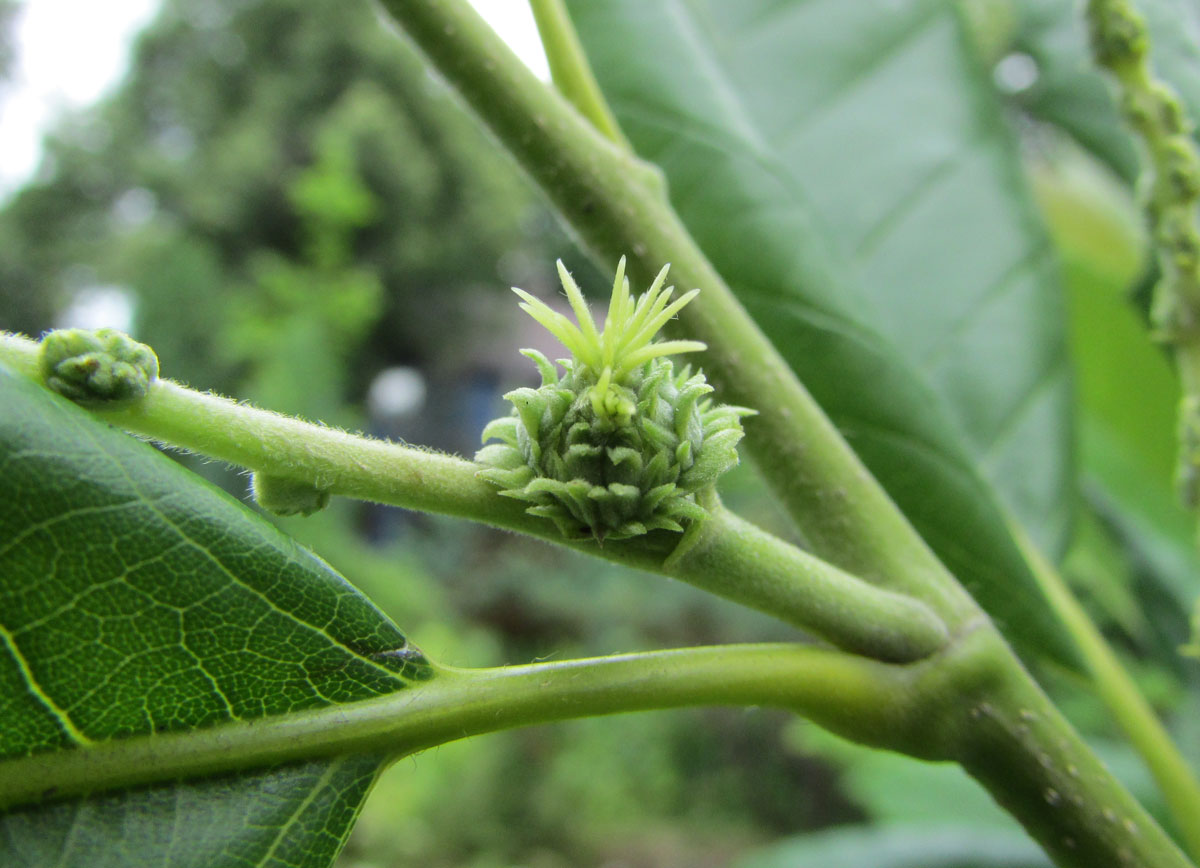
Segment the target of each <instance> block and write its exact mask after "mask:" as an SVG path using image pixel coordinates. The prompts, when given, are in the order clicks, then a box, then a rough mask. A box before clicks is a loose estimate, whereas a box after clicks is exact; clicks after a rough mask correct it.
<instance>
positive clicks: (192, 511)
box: [0, 367, 433, 865]
mask: <svg viewBox="0 0 1200 868" xmlns="http://www.w3.org/2000/svg"><path fill="white" fill-rule="evenodd" d="M0 406H3V407H4V408H5V412H4V413H3V414H0V495H2V496H0V539H2V540H5V542H4V543H2V544H0V686H2V687H3V690H2V692H0V768H2V766H3V760H4V759H5V758H10V759H12V758H18V757H30V758H32V759H33V760H35V761H36V758H37V755H38V754H39V753H44V752H54V751H62V750H70V751H87V750H89V747H90V745H93V744H96V743H101V742H104V741H108V740H111V739H117V738H123V737H130V736H145V735H149V734H155V733H166V732H177V733H178V732H185V731H190V730H198V729H202V728H205V727H210V726H214V725H217V724H220V723H225V722H230V721H234V720H253V719H260V718H263V717H266V716H271V715H282V714H287V713H289V712H292V711H298V710H302V709H312V708H319V707H328V706H332V705H337V704H340V703H345V702H353V701H356V700H361V699H368V698H371V697H375V696H381V695H384V694H389V693H394V692H396V691H399V690H406V689H411V688H412V687H413V686H414V685H416V684H418V683H420V682H423V681H425V680H427V679H429V678H430V677H432V676H433V668H432V666H431V664H430V663H429V662H428V661H427V660H426V659H425V658H424V656H423V655H422V654H421V652H420V651H419V650H418V649H416V648H415V647H413V646H412V645H411V644H409V643H408V642H407V640H406V638H405V636H404V635H403V634H402V633H401V632H400V631H399V630H398V629H397V628H396V627H395V625H393V624H392V623H391V622H390V621H388V620H387V619H386V618H385V617H384V616H383V615H382V614H381V613H380V612H379V611H378V610H376V609H375V608H374V607H373V606H372V605H371V604H370V603H369V602H368V601H367V600H366V599H365V598H364V597H362V596H361V595H360V594H359V593H358V592H357V591H356V590H354V589H353V588H352V587H351V586H350V585H349V584H348V583H346V581H345V580H344V579H342V578H341V577H340V576H338V575H337V574H336V573H335V572H333V570H332V569H330V568H329V567H328V566H327V565H326V564H324V563H323V562H322V561H320V560H319V559H318V558H316V557H315V556H313V555H312V554H311V553H308V552H306V551H304V550H303V549H301V548H300V547H299V546H297V545H296V544H295V543H294V542H292V541H291V540H290V539H289V538H287V537H285V536H284V535H283V534H281V533H280V532H279V531H277V530H275V529H274V528H273V527H272V526H271V525H269V524H268V523H266V522H265V521H263V520H262V519H260V518H258V517H257V516H254V515H252V514H251V513H249V511H248V510H246V509H245V508H244V507H242V506H241V505H240V504H238V503H236V502H235V501H233V500H232V499H231V498H229V497H228V496H227V495H224V494H223V493H221V492H219V491H217V490H216V489H215V488H212V487H211V486H209V485H208V484H207V483H204V482H201V481H200V480H198V479H197V478H195V477H194V476H192V475H191V474H189V473H187V472H186V471H184V470H183V469H182V468H180V467H179V466H178V465H176V464H175V463H174V462H172V461H171V460H170V459H168V458H166V456H164V455H161V454H159V453H157V452H156V451H155V450H153V449H152V448H150V447H149V446H147V445H146V444H143V443H139V442H137V441H136V440H134V439H133V438H130V437H128V436H126V435H124V434H122V433H120V432H117V431H116V430H114V429H111V428H109V427H108V426H105V425H104V424H102V423H100V422H98V421H96V420H95V419H93V418H91V417H90V416H89V415H88V414H86V413H85V412H83V411H82V410H80V409H78V408H77V407H75V406H74V405H71V404H70V403H69V402H67V401H65V400H64V399H61V398H59V397H57V396H54V395H51V394H50V393H49V392H47V391H46V390H44V389H42V388H40V387H39V386H37V385H36V384H34V383H32V382H30V381H28V380H26V379H25V378H23V377H20V376H17V375H14V374H11V373H9V372H8V371H6V370H4V369H3V368H2V367H0ZM163 761H164V762H169V757H166V756H164V757H163ZM384 762H385V758H384V757H380V756H375V755H370V756H349V757H334V758H329V759H321V760H314V761H312V762H306V763H299V764H294V765H289V766H283V767H279V768H276V769H270V770H266V771H262V770H251V771H249V772H247V773H244V774H241V775H226V776H222V777H216V778H204V779H200V780H193V781H188V782H180V783H169V784H161V785H155V786H151V787H145V788H139V789H132V790H127V791H123V792H117V793H104V794H97V795H92V796H87V797H85V798H82V799H80V798H75V799H73V800H70V801H58V802H49V803H45V804H36V805H29V806H25V807H23V808H15V809H12V810H9V811H7V812H4V813H2V814H0V830H2V831H0V853H2V854H3V855H4V857H5V858H4V859H3V860H0V861H4V863H5V864H23V862H22V860H24V862H26V863H28V864H46V863H45V859H44V857H46V852H45V851H44V850H43V849H39V848H40V847H41V846H42V845H41V844H37V842H39V841H40V842H43V843H44V844H46V846H50V847H54V846H56V845H55V844H54V842H55V841H59V842H61V847H62V848H65V849H61V850H60V851H55V853H54V855H55V858H61V859H62V860H63V863H64V864H80V865H84V864H86V865H97V864H106V863H105V861H104V860H108V863H107V864H124V865H129V864H133V865H137V864H147V865H149V864H179V863H181V864H195V865H220V864H231V865H232V864H238V865H245V864H261V865H270V864H305V865H328V864H330V862H332V860H333V858H334V856H336V854H337V851H338V850H340V848H341V844H342V843H343V842H344V839H345V836H346V835H347V834H348V832H349V829H350V826H351V825H352V823H353V820H354V818H355V817H356V816H357V812H358V810H359V808H360V807H361V803H362V800H363V799H364V798H365V796H366V793H367V791H368V790H369V788H370V784H371V782H372V781H373V780H374V778H375V775H376V774H377V773H378V771H379V770H380V769H381V768H382V766H383V764H384ZM53 796H54V794H53V793H47V794H45V797H47V798H52V797H53ZM184 807H187V811H186V812H184V813H187V814H189V815H192V814H196V813H197V812H203V811H207V812H208V813H209V814H211V815H212V817H213V818H214V819H213V821H212V822H211V823H210V824H209V826H204V824H202V823H200V824H193V823H190V822H189V823H180V822H179V820H180V817H181V816H182V814H181V811H183V809H184ZM252 817H258V818H259V819H260V820H261V822H260V821H259V820H255V821H254V822H250V819H249V818H252ZM205 829H208V831H207V832H205ZM189 836H190V837H189ZM197 836H199V837H197ZM81 841H86V842H87V844H86V846H83V845H81V844H80V843H79V842H81ZM47 842H48V843H47ZM72 842H74V843H72ZM52 861H53V860H52Z"/></svg>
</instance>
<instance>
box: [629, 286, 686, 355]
mask: <svg viewBox="0 0 1200 868" xmlns="http://www.w3.org/2000/svg"><path fill="white" fill-rule="evenodd" d="M674 290H675V287H673V286H668V287H667V288H666V289H665V290H663V291H661V292H660V293H659V294H658V296H657V297H656V298H655V299H654V304H653V305H652V306H651V307H650V309H649V310H648V311H646V315H645V317H644V318H643V320H642V322H641V323H640V324H639V325H638V328H637V330H636V331H634V332H633V333H631V334H630V335H629V337H628V338H627V339H626V341H625V346H626V347H638V346H641V345H642V344H645V343H649V342H650V341H651V340H653V339H654V336H655V335H656V334H658V331H659V329H661V328H662V326H663V323H665V322H666V320H661V321H659V317H660V315H661V314H662V311H663V308H665V307H666V306H667V302H669V301H670V300H671V293H672V292H674Z"/></svg>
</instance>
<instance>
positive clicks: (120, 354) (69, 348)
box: [40, 329, 158, 406]
mask: <svg viewBox="0 0 1200 868" xmlns="http://www.w3.org/2000/svg"><path fill="white" fill-rule="evenodd" d="M40 365H41V370H42V376H43V377H45V379H46V385H48V386H49V387H50V388H51V389H53V390H54V391H55V392H58V393H59V394H60V395H63V396H64V397H67V398H70V399H71V400H72V401H75V402H77V403H80V404H86V405H89V406H99V405H103V404H115V403H127V402H130V401H136V400H137V399H139V398H143V397H145V396H146V393H147V392H149V391H150V384H151V383H153V382H154V381H155V379H157V378H158V357H157V356H156V355H155V354H154V350H152V349H150V347H148V346H146V345H145V344H140V343H138V342H137V341H135V340H134V339H133V338H131V337H130V336H129V335H127V334H124V333H123V332H119V331H117V330H116V329H96V330H94V331H93V330H91V329H56V330H54V331H52V332H47V333H46V334H45V335H44V336H43V337H42V341H41V358H40Z"/></svg>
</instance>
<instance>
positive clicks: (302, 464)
mask: <svg viewBox="0 0 1200 868" xmlns="http://www.w3.org/2000/svg"><path fill="white" fill-rule="evenodd" d="M37 355H38V344H37V343H36V342H34V341H31V340H29V339H28V338H22V337H19V336H17V335H5V334H0V362H3V363H7V364H9V365H10V366H11V367H13V368H15V369H17V370H18V371H20V372H21V373H23V374H25V375H26V376H28V377H30V378H32V379H34V380H37V381H38V382H41V373H40V371H39V368H38V364H37ZM91 409H92V412H93V413H95V415H97V416H98V417H100V418H102V419H105V420H106V421H108V422H111V423H112V424H114V425H117V426H118V427H122V428H125V429H126V430H129V431H133V432H135V433H138V434H142V435H144V436H147V437H150V438H152V439H154V440H158V441H160V442H163V443H166V444H168V445H171V446H177V447H183V448H185V449H189V450H192V451H195V452H199V453H201V454H203V455H208V456H210V457H213V458H219V459H221V460H222V461H227V462H229V463H231V464H235V465H238V466H240V467H246V468H249V469H251V470H255V471H258V472H261V473H266V474H270V475H272V476H276V477H280V478H283V479H288V480H295V481H296V482H299V483H304V484H307V485H311V486H312V487H313V488H315V489H320V490H321V491H327V492H329V493H330V494H334V495H341V496H345V497H353V498H356V499H359V500H371V501H375V502H377V503H387V504H391V505H393V506H401V507H404V508H406V509H415V510H420V511H423V512H434V513H440V514H443V515H451V516H456V517H459V518H467V519H471V520H473V521H477V522H481V523H484V524H490V525H492V526H494V527H501V528H505V529H507V530H513V531H518V532H520V533H524V534H528V535H531V536H536V537H539V538H541V539H544V540H547V541H548V542H553V543H557V544H560V545H569V546H571V547H572V548H575V549H576V550H578V551H582V552H585V553H587V554H591V555H595V556H598V557H603V558H606V559H608V560H612V561H616V562H619V563H623V564H626V565H629V566H633V567H637V568H640V569H644V570H648V571H650V572H656V573H662V574H665V575H669V576H672V577H673V578H677V579H680V580H682V581H686V582H689V583H691V584H694V585H696V586H698V587H701V588H704V589H705V590H708V591H710V592H712V593H715V594H719V595H720V596H723V597H725V598H727V599H730V600H733V601H735V602H738V603H741V604H743V605H746V606H750V607H752V608H755V609H758V610H760V611H763V612H766V613H767V614H770V615H774V616H775V617H777V618H780V619H781V620H783V621H786V622H788V623H790V624H792V625H794V626H796V627H799V628H800V629H802V630H807V631H809V632H811V633H814V634H815V635H817V636H820V637H821V638H824V639H827V640H828V641H830V642H831V643H833V644H834V645H836V646H838V647H839V648H843V649H845V650H847V651H853V652H855V653H858V654H863V655H866V656H868V657H873V658H876V659H879V660H886V661H893V662H905V661H910V660H916V659H920V658H922V657H925V656H927V655H929V654H932V653H933V652H935V651H936V650H938V649H939V648H941V647H942V646H943V645H944V644H945V643H946V641H947V637H948V631H947V629H946V626H945V625H944V624H943V622H942V621H941V620H940V619H939V618H938V617H937V616H936V615H935V614H934V613H933V612H932V611H931V610H930V608H929V607H928V606H926V605H925V604H924V603H922V602H920V601H917V600H914V599H911V598H909V597H906V596H903V595H901V594H898V593H895V592H892V591H888V590H886V589H883V588H879V587H876V586H874V585H871V584H868V583H866V582H864V581H862V580H861V579H858V578H856V577H854V576H852V575H850V574H848V573H846V572H844V571H842V570H840V569H838V568H837V567H835V566H833V565H831V564H829V563H826V562H825V561H822V560H820V559H819V558H816V557H814V556H812V555H810V554H808V553H806V552H803V551H801V550H799V549H797V548H796V547H795V546H792V545H790V544H788V543H787V542H785V541H783V540H781V539H779V538H778V537H774V536H772V535H770V534H768V533H766V532H764V531H762V530H759V529H758V528H756V527H754V526H753V525H750V524H749V523H747V522H745V521H742V520H741V519H738V518H736V517H735V516H733V515H731V514H729V513H728V512H726V511H725V510H724V509H722V508H721V507H720V506H719V504H714V506H713V511H712V515H711V517H710V518H709V519H708V520H707V521H705V522H704V524H703V526H702V527H700V528H698V529H697V532H696V534H695V535H694V537H693V538H694V542H693V540H692V539H689V541H688V545H687V546H686V551H684V550H683V549H680V551H679V552H676V549H677V548H679V546H680V542H681V537H680V535H679V534H677V533H671V532H666V531H663V532H657V533H653V534H649V535H646V536H643V537H637V538H635V539H630V540H623V541H607V542H605V543H604V545H602V546H601V545H598V544H597V543H596V542H594V541H592V540H567V539H565V538H564V537H563V536H562V535H561V534H560V533H559V531H558V529H557V528H556V527H555V526H554V524H553V523H552V522H550V521H548V520H546V519H544V518H539V517H536V516H531V515H529V514H528V513H526V512H525V504H523V503H521V502H518V501H516V500H513V499H511V498H506V497H501V496H500V495H499V494H498V493H497V490H496V488H495V486H493V485H491V484H490V483H488V482H485V481H484V480H482V479H480V478H479V476H478V473H479V471H480V469H481V468H480V467H479V465H477V464H474V463H473V462H470V461H464V460H463V459H461V458H456V457H453V456H450V455H443V454H440V453H436V452H428V451H424V450H421V449H414V448H412V447H409V446H401V445H399V444H396V443H389V442H385V441H382V440H371V439H368V438H365V437H359V436H355V435H353V434H348V433H346V432H345V431H339V430H336V429H333V428H326V427H324V426H321V425H314V424H312V423H309V422H304V421H302V420H300V419H296V418H293V417H290V416H283V415H281V414H279V413H273V412H270V411H267V410H260V409H258V408H255V407H251V406H249V405H246V404H240V403H238V402H236V401H232V400H230V399H228V398H222V397H220V396H217V395H213V394H209V393H204V392H197V391H194V390H192V389H188V388H186V387H185V386H181V385H179V384H178V383H173V382H171V381H170V380H156V381H155V382H154V383H153V384H152V385H151V386H150V389H149V392H148V394H147V395H146V396H145V397H144V398H142V399H141V400H139V401H137V402H136V403H134V404H131V405H125V406H121V407H118V408H115V409H98V408H91Z"/></svg>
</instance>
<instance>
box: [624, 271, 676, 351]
mask: <svg viewBox="0 0 1200 868" xmlns="http://www.w3.org/2000/svg"><path fill="white" fill-rule="evenodd" d="M670 267H671V266H670V265H664V266H663V267H662V270H661V271H659V272H658V276H657V277H655V278H654V282H653V283H651V284H650V288H649V289H648V290H646V292H645V293H644V294H643V295H642V296H641V297H640V298H639V299H638V300H637V305H636V306H635V307H634V309H633V313H632V314H631V315H630V317H629V323H628V324H627V325H626V327H625V333H624V335H623V336H622V338H623V339H622V341H621V344H622V346H623V347H628V346H634V345H636V343H635V341H634V337H635V336H636V335H639V334H641V332H642V325H643V324H644V323H645V322H646V321H647V320H649V319H651V318H652V317H653V316H654V310H655V307H656V306H657V305H658V304H659V299H662V297H663V296H664V295H665V296H667V297H670V295H671V290H672V289H673V288H674V287H667V289H665V290H663V288H662V285H663V281H664V280H666V277H667V269H669V268H670ZM662 304H666V300H665V299H663V301H662Z"/></svg>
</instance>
